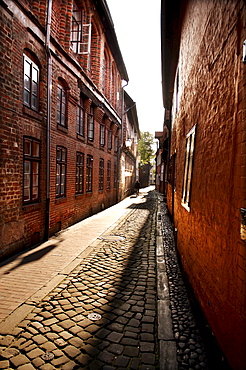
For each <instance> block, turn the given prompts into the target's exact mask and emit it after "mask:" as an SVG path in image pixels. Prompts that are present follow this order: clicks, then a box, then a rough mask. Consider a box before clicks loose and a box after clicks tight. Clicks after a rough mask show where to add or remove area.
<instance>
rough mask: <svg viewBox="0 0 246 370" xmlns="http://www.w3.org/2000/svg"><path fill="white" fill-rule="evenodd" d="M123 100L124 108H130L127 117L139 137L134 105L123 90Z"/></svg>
mask: <svg viewBox="0 0 246 370" xmlns="http://www.w3.org/2000/svg"><path fill="white" fill-rule="evenodd" d="M124 100H125V104H126V106H128V108H130V109H129V110H128V112H127V115H128V116H129V118H131V119H132V121H133V124H134V128H135V130H136V132H137V134H138V136H139V137H140V129H139V122H138V113H137V107H136V103H135V102H134V101H133V100H132V98H131V97H130V95H129V94H128V93H127V92H126V91H125V90H124Z"/></svg>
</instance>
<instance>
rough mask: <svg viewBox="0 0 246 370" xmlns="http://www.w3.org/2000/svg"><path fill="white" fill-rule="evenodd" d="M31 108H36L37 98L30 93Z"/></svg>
mask: <svg viewBox="0 0 246 370" xmlns="http://www.w3.org/2000/svg"><path fill="white" fill-rule="evenodd" d="M32 108H35V109H38V98H37V96H35V95H32Z"/></svg>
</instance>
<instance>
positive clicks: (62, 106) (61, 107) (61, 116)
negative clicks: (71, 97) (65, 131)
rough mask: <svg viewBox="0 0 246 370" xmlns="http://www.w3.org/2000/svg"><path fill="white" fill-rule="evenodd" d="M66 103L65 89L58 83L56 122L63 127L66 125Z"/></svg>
mask: <svg viewBox="0 0 246 370" xmlns="http://www.w3.org/2000/svg"><path fill="white" fill-rule="evenodd" d="M66 105H67V99H66V91H65V89H64V88H63V87H62V86H61V85H58V89H57V109H56V122H57V124H58V125H61V126H63V127H66Z"/></svg>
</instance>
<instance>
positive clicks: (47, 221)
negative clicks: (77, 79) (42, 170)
mask: <svg viewBox="0 0 246 370" xmlns="http://www.w3.org/2000/svg"><path fill="white" fill-rule="evenodd" d="M51 13H52V0H48V7H47V25H46V39H45V49H46V54H47V127H46V208H45V230H44V240H48V239H49V224H50V126H51V90H52V60H51V52H50V27H51Z"/></svg>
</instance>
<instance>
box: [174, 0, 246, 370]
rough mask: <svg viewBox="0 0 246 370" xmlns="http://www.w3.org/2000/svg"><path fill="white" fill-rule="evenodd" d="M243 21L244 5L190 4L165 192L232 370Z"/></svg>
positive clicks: (237, 338) (235, 363)
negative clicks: (186, 202) (188, 168)
mask: <svg viewBox="0 0 246 370" xmlns="http://www.w3.org/2000/svg"><path fill="white" fill-rule="evenodd" d="M245 20H246V8H245V3H244V2H243V1H231V2H223V4H222V3H221V2H216V1H208V2H196V3H194V2H188V5H187V8H186V13H185V17H184V19H183V24H182V33H181V42H180V58H179V103H178V111H177V112H174V110H173V129H172V146H171V155H172V154H174V153H175V152H176V190H175V191H174V192H173V195H172V186H171V184H169V186H168V206H169V210H170V212H173V217H174V224H175V227H176V229H177V243H178V250H179V254H180V257H181V260H182V263H183V266H184V269H185V272H186V273H187V275H188V277H189V279H190V281H191V283H192V286H193V289H194V291H195V293H196V296H197V297H198V299H199V301H200V304H201V306H202V308H203V311H204V312H205V314H206V317H207V319H208V321H209V323H210V325H211V328H212V331H213V332H214V334H215V336H216V338H217V340H218V341H219V344H220V345H221V348H222V350H223V351H224V353H225V355H226V357H227V359H228V361H229V363H230V364H231V366H232V368H233V369H242V368H244V366H245V363H246V358H245V350H244V348H245V347H244V346H245V343H246V336H245V335H246V328H245V316H246V312H245V307H246V289H245V276H246V264H245V261H246V252H245V251H246V250H245V242H244V241H243V240H242V239H241V238H240V224H241V216H240V208H243V207H244V208H245V205H246V203H245V201H246V199H245V184H246V181H245V162H246V161H245V158H246V157H245V122H246V120H245V112H246V111H245V106H246V100H245V80H246V78H245V77H246V69H245V64H243V63H242V45H243V41H244V39H245V30H246V23H245ZM176 106H177V105H176V103H175V101H174V109H176ZM195 124H197V129H196V139H195V151H194V162H193V164H194V165H193V173H192V184H191V195H190V212H187V210H186V209H185V208H184V207H183V206H182V205H181V200H182V189H183V178H184V162H185V148H186V135H187V134H188V132H189V131H190V130H191V128H192V127H193V126H194V125H195ZM172 200H173V202H174V203H173V204H172Z"/></svg>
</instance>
